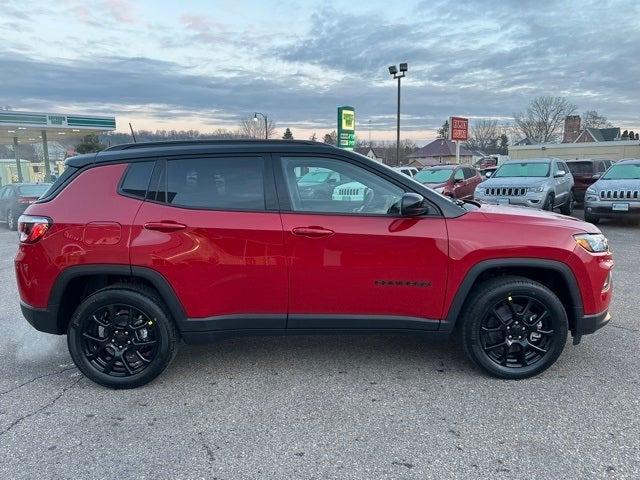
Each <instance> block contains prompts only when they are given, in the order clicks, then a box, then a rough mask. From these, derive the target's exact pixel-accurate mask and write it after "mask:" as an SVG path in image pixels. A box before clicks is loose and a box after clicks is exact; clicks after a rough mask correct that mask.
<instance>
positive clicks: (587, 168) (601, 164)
mask: <svg viewBox="0 0 640 480" xmlns="http://www.w3.org/2000/svg"><path fill="white" fill-rule="evenodd" d="M566 163H567V166H568V167H569V171H570V172H571V175H573V181H574V184H573V198H574V199H575V200H576V202H580V203H583V202H584V196H585V193H586V191H587V188H589V187H590V186H591V185H593V184H594V183H595V182H596V180H598V179H599V178H600V177H601V176H602V175H603V174H604V172H606V171H607V169H608V168H609V167H610V166H611V164H612V163H613V162H612V161H611V160H600V159H597V160H596V159H588V158H587V159H581V160H567V162H566Z"/></svg>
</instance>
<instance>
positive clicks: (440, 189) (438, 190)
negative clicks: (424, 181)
mask: <svg viewBox="0 0 640 480" xmlns="http://www.w3.org/2000/svg"><path fill="white" fill-rule="evenodd" d="M434 190H435V191H436V192H438V193H442V192H444V187H438V188H434Z"/></svg>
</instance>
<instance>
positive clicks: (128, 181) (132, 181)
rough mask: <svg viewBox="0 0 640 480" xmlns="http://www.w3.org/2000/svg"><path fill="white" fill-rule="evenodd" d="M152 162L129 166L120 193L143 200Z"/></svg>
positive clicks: (151, 169)
mask: <svg viewBox="0 0 640 480" xmlns="http://www.w3.org/2000/svg"><path fill="white" fill-rule="evenodd" d="M153 165H154V162H136V163H132V164H130V165H129V168H127V172H126V173H125V174H124V179H123V180H122V185H121V187H120V191H121V192H122V193H124V194H125V195H129V196H132V197H136V198H145V196H146V195H147V188H148V187H149V179H150V178H151V172H152V171H153Z"/></svg>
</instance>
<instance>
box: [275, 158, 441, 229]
mask: <svg viewBox="0 0 640 480" xmlns="http://www.w3.org/2000/svg"><path fill="white" fill-rule="evenodd" d="M283 157H286V158H289V157H294V158H301V157H312V158H320V159H333V160H338V161H342V162H346V163H349V164H351V165H355V166H356V167H360V168H362V169H364V170H367V171H368V172H370V173H372V174H374V175H377V176H379V177H382V178H384V179H385V180H386V181H388V182H390V183H392V184H393V185H395V186H396V187H398V188H400V189H402V190H403V191H404V192H405V193H407V192H413V193H418V194H420V195H422V193H420V192H416V191H415V190H413V189H411V188H410V187H409V186H408V185H407V184H405V183H403V182H400V181H398V180H397V179H395V178H393V177H391V176H390V175H386V172H383V171H380V170H377V169H374V168H371V167H370V166H369V165H367V164H366V163H364V162H359V161H358V160H356V159H353V158H350V157H346V156H342V155H336V154H334V153H333V152H300V153H298V152H284V153H274V154H273V171H274V176H275V181H276V182H275V184H276V191H277V194H278V199H279V200H280V212H282V213H292V214H297V215H324V216H327V215H330V216H343V217H382V218H389V219H406V218H434V217H436V218H444V215H443V214H442V212H441V210H440V208H439V207H438V205H436V204H435V203H434V202H432V201H431V200H430V199H428V198H427V197H425V196H424V195H422V196H423V197H424V199H425V201H426V202H427V203H428V204H429V206H430V208H429V211H432V210H433V213H427V214H424V215H420V216H416V217H407V216H404V215H400V214H394V215H389V214H386V213H362V212H310V211H296V210H293V207H292V205H291V199H290V198H289V187H288V186H287V180H286V177H285V172H284V166H283V161H282V158H283ZM399 175H404V174H403V173H399ZM405 176H406V175H405ZM411 178H412V177H407V179H408V180H411Z"/></svg>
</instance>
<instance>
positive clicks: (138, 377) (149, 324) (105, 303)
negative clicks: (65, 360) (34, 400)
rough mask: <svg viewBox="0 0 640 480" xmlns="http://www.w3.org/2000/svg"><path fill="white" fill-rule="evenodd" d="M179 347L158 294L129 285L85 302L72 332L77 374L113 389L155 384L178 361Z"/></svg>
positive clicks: (72, 323)
mask: <svg viewBox="0 0 640 480" xmlns="http://www.w3.org/2000/svg"><path fill="white" fill-rule="evenodd" d="M87 335H88V336H87ZM177 343H178V332H177V330H176V327H175V325H174V323H173V320H172V319H171V316H170V314H169V313H168V310H167V308H166V307H165V305H164V303H163V302H162V300H161V299H160V298H159V297H158V296H157V294H156V293H155V292H154V291H153V290H150V289H148V288H145V287H140V286H136V285H129V284H121V285H114V286H111V287H107V288H104V289H102V290H98V291H97V292H95V293H93V294H92V295H90V296H89V297H87V298H86V299H84V300H83V301H82V303H81V304H80V306H79V307H78V308H77V309H76V311H75V313H74V314H73V316H72V317H71V321H70V322H69V327H68V330H67V344H68V347H69V353H70V354H71V358H72V359H73V362H74V363H75V364H76V366H77V367H78V369H80V371H81V372H82V373H83V374H84V375H85V376H86V377H87V378H89V379H90V380H92V381H94V382H95V383H98V384H100V385H103V386H105V387H109V388H114V389H124V388H135V387H139V386H141V385H145V384H147V383H149V382H150V381H152V380H153V379H154V378H156V377H157V376H158V375H160V373H162V372H163V371H164V369H165V368H167V366H168V365H169V363H171V361H172V360H173V358H174V356H175V354H176V351H177Z"/></svg>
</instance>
